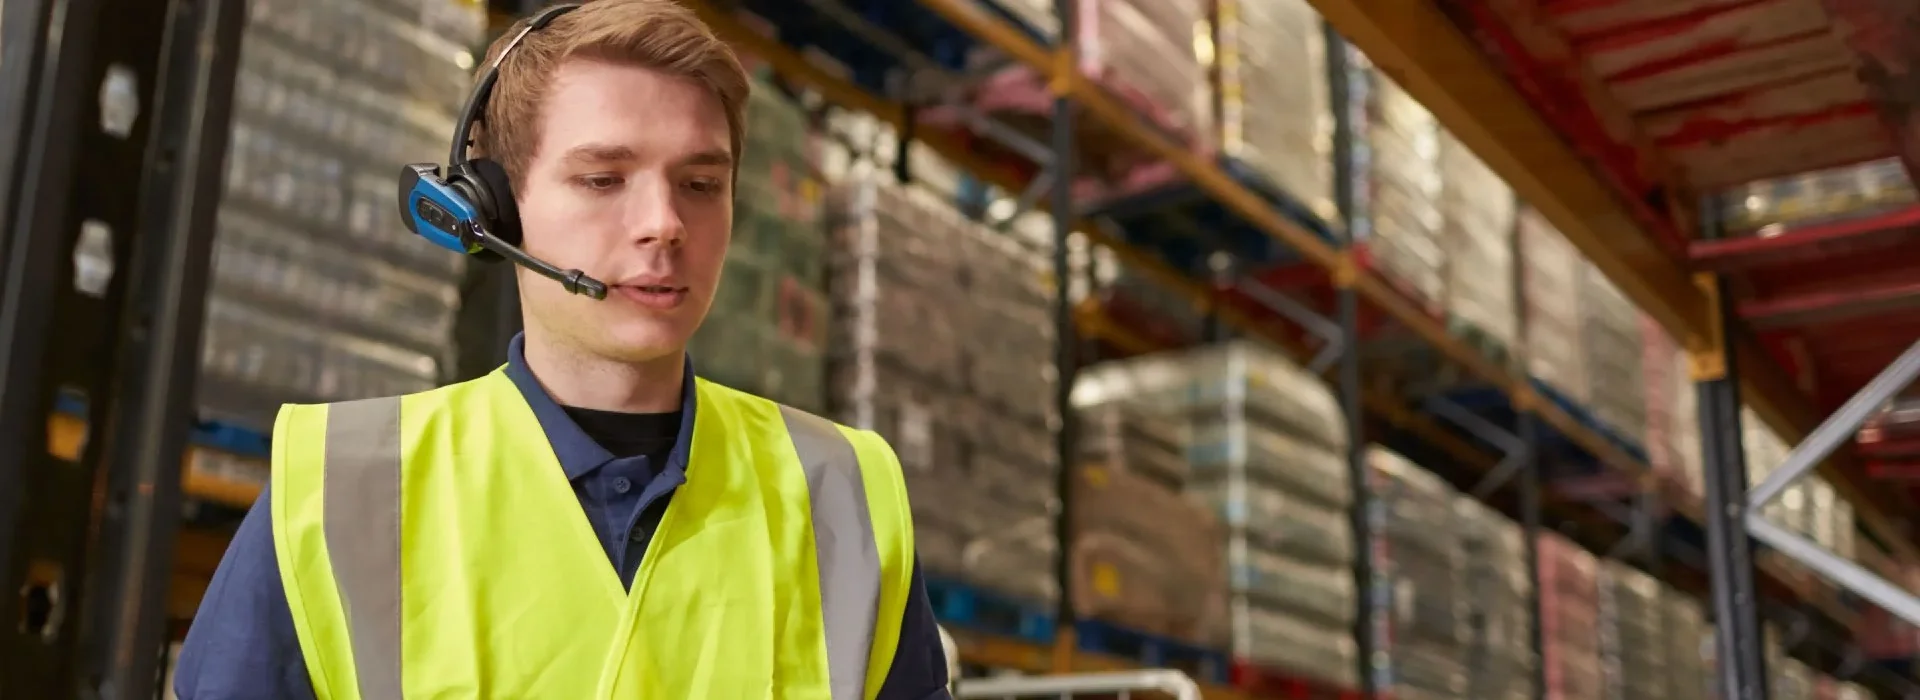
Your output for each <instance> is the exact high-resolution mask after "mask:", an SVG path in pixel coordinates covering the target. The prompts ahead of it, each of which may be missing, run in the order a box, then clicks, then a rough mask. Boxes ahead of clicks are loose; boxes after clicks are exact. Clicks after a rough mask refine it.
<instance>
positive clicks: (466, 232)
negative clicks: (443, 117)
mask: <svg viewBox="0 0 1920 700" xmlns="http://www.w3.org/2000/svg"><path fill="white" fill-rule="evenodd" d="M579 7H580V6H579V5H555V6H553V7H549V8H547V9H545V10H541V11H540V13H539V14H536V15H534V16H533V17H532V18H531V19H529V20H527V25H526V26H525V27H523V28H521V30H520V33H519V34H516V35H514V37H513V40H512V41H509V42H507V45H506V47H505V48H503V49H501V50H500V55H498V56H495V57H494V59H493V63H491V64H489V65H488V66H487V71H486V72H485V73H482V74H481V75H480V79H479V80H478V81H476V82H475V83H474V86H473V93H472V94H470V95H468V96H467V103H466V106H465V107H464V108H462V109H461V110H460V121H459V122H457V123H456V124H455V125H454V129H453V147H452V148H451V149H449V152H448V154H447V163H448V165H447V167H446V171H445V172H444V173H443V172H441V168H440V166H439V165H436V164H433V163H413V164H410V165H406V166H403V167H402V168H401V169H400V183H399V184H400V192H399V194H400V201H399V204H400V220H401V221H402V222H404V223H405V224H406V226H407V230H409V231H412V232H414V233H415V234H417V235H419V236H420V237H422V238H425V239H427V240H429V241H432V242H433V244H434V245H437V246H440V247H442V248H445V249H447V250H450V251H453V252H455V253H460V254H462V255H472V256H475V257H479V258H482V259H488V260H498V259H501V258H505V259H507V260H510V261H512V262H514V263H515V264H518V265H521V266H524V267H526V268H528V269H531V270H533V271H535V272H538V273H540V274H542V275H545V276H547V277H551V278H553V279H555V280H557V281H559V282H560V283H561V284H562V285H565V286H566V288H567V291H570V292H573V293H575V294H584V295H587V296H590V297H593V298H595V299H602V298H605V297H606V295H607V286H606V285H605V284H602V283H601V282H599V281H598V280H595V279H593V278H591V277H588V276H586V274H585V273H583V272H581V271H579V270H561V269H560V268H557V267H554V266H553V265H551V264H548V263H546V262H544V261H542V260H539V259H537V258H534V257H533V256H531V255H528V254H527V253H526V252H525V251H522V250H520V247H519V246H520V212H519V208H518V207H516V206H514V199H513V187H512V183H511V182H510V181H509V180H508V178H507V172H506V169H505V168H502V167H500V164H499V163H496V162H494V161H492V160H489V159H486V158H469V157H468V155H467V150H468V148H469V147H471V146H472V145H473V125H474V123H475V122H477V121H480V120H481V119H482V118H484V116H485V112H486V108H487V99H488V98H489V97H490V96H492V94H493V84H494V82H495V81H497V80H499V78H500V64H501V63H502V62H503V61H505V60H506V58H507V55H508V54H511V53H513V50H514V48H516V47H518V46H519V45H520V42H521V41H522V40H524V39H526V38H527V35H528V34H532V33H533V32H534V31H536V30H539V29H542V28H545V27H546V26H547V25H548V24H550V23H552V22H553V20H554V19H556V18H558V17H559V16H560V15H564V14H566V13H568V12H571V11H573V10H575V9H578V8H579Z"/></svg>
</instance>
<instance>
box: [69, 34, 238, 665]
mask: <svg viewBox="0 0 1920 700" xmlns="http://www.w3.org/2000/svg"><path fill="white" fill-rule="evenodd" d="M171 10H172V11H171V12H170V13H169V14H168V15H167V17H166V21H165V22H164V23H163V26H164V27H165V31H166V35H165V37H164V39H163V40H162V44H161V47H160V48H161V51H160V65H159V70H158V71H156V73H155V75H153V76H152V77H150V78H148V79H149V80H151V81H153V82H154V83H155V86H154V89H153V92H152V93H151V94H152V95H153V97H154V99H153V100H152V108H151V109H152V113H153V116H152V118H151V120H150V121H149V122H148V124H149V127H148V128H149V130H150V136H149V139H150V141H149V143H148V146H147V149H146V154H145V161H146V162H145V167H144V168H143V169H142V173H141V183H140V199H139V214H138V218H139V221H138V224H137V226H138V228H136V229H135V233H136V235H135V237H134V241H133V243H132V245H133V249H132V251H131V252H132V258H133V260H132V263H133V264H132V265H130V266H129V267H130V269H129V270H128V280H127V283H126V290H127V292H126V297H125V304H126V311H125V313H124V314H123V316H122V320H121V324H122V325H121V327H120V333H119V335H118V337H117V338H116V342H115V345H116V346H117V349H118V355H119V358H118V362H117V363H116V366H115V367H114V370H113V372H114V376H115V377H116V380H115V381H114V382H113V384H112V387H113V388H112V389H111V390H110V391H111V392H112V395H111V396H109V397H107V400H108V401H109V402H110V403H109V405H110V406H112V407H113V408H114V409H115V410H114V411H113V413H112V417H111V419H110V421H109V423H108V424H107V426H106V429H105V430H103V431H101V432H102V434H103V439H104V440H105V441H106V444H105V457H106V469H105V470H104V471H105V476H106V480H107V488H106V490H105V493H106V496H107V501H106V503H105V504H104V507H103V508H102V509H101V512H100V518H101V520H102V521H103V522H102V528H101V531H100V536H99V538H98V540H97V541H96V542H95V546H94V549H95V559H94V561H95V562H96V563H97V565H98V569H97V571H96V572H95V575H94V576H93V577H92V579H91V582H90V585H89V591H90V594H89V595H88V597H87V598H86V599H85V600H84V601H83V606H82V619H84V620H86V621H87V623H88V630H87V631H88V632H89V633H90V635H91V637H90V638H89V640H88V643H87V653H88V656H87V658H86V659H85V660H84V662H83V665H82V667H81V672H82V674H83V680H82V685H83V687H84V688H88V689H93V690H94V691H96V692H97V695H96V697H100V698H117V697H122V695H123V693H125V692H131V691H132V690H134V689H141V688H146V687H149V686H150V685H151V684H152V683H153V679H154V678H156V677H157V676H158V675H159V674H158V669H157V668H156V664H157V663H158V659H157V657H156V654H157V650H158V649H160V647H161V645H162V644H163V642H164V641H165V635H166V627H167V609H166V603H167V594H168V592H169V591H168V588H169V587H168V586H167V585H164V584H157V583H156V582H164V581H169V580H170V574H171V573H172V570H173V550H174V545H175V536H176V533H177V530H178V527H179V523H180V517H181V516H180V501H181V493H180V490H181V487H180V482H181V479H180V472H181V468H182V466H183V465H182V462H181V455H183V454H185V453H186V447H187V438H188V433H189V431H190V430H191V428H192V422H191V421H190V420H188V417H190V416H192V415H193V414H194V410H195V396H196V393H197V392H196V391H195V386H196V383H197V379H198V378H199V370H200V335H201V329H202V322H203V320H204V315H205V309H206V294H207V280H208V278H209V277H210V276H211V274H210V273H211V271H212V270H211V268H212V257H213V237H214V230H215V226H214V221H215V215H216V212H217V210H218V207H219V203H220V195H221V189H222V184H223V182H224V179H225V177H224V176H225V172H224V170H223V168H222V164H223V163H224V162H225V159H226V149H227V136H228V133H229V122H230V119H231V116H232V108H233V89H234V83H235V74H236V72H237V70H238V68H239V62H240V39H241V34H242V30H243V29H244V28H245V26H246V2H245V0H174V2H173V3H172V7H171Z"/></svg>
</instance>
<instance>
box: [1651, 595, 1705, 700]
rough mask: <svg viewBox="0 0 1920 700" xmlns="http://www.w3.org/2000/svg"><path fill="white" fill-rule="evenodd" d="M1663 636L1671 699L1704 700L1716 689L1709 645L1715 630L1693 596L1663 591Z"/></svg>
mask: <svg viewBox="0 0 1920 700" xmlns="http://www.w3.org/2000/svg"><path fill="white" fill-rule="evenodd" d="M1660 605H1661V607H1662V608H1663V609H1664V612H1663V613H1662V615H1661V619H1662V620H1665V623H1666V629H1665V631H1664V632H1663V633H1662V634H1663V635H1664V637H1663V638H1664V640H1665V646H1666V649H1665V652H1666V655H1667V678H1668V679H1669V681H1668V682H1669V683H1670V686H1669V687H1670V688H1671V689H1672V692H1670V693H1669V694H1668V697H1670V698H1672V700H1704V698H1707V697H1709V695H1708V693H1709V691H1710V690H1711V689H1712V687H1713V683H1712V681H1713V664H1712V663H1710V662H1709V659H1711V658H1712V656H1711V654H1710V653H1709V650H1708V649H1707V646H1708V645H1709V644H1711V643H1712V634H1713V633H1712V628H1711V627H1710V626H1709V625H1708V624H1707V615H1706V609H1705V608H1704V607H1702V605H1701V602H1700V601H1699V600H1698V599H1695V598H1693V597H1691V596H1688V595H1684V594H1681V593H1679V592H1677V591H1674V590H1673V589H1671V588H1666V589H1663V590H1662V591H1661V596H1660Z"/></svg>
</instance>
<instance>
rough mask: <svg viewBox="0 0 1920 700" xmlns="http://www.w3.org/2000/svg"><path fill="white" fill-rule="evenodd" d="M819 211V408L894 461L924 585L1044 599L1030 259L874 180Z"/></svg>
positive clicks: (1037, 324) (1048, 389) (1041, 425)
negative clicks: (825, 293)
mask: <svg viewBox="0 0 1920 700" xmlns="http://www.w3.org/2000/svg"><path fill="white" fill-rule="evenodd" d="M832 202H833V203H832V205H831V206H832V208H833V211H832V213H831V216H832V217H833V222H832V226H831V227H832V230H833V238H834V246H833V253H832V255H831V268H832V277H833V279H832V284H831V288H832V290H833V295H832V298H833V304H834V314H833V318H834V321H833V323H832V331H831V332H832V338H833V340H832V342H831V343H830V344H829V345H828V347H830V348H832V353H831V354H830V355H829V358H828V367H829V377H830V379H829V382H828V384H829V387H830V389H829V392H830V398H831V403H832V406H833V410H832V412H833V414H834V415H835V417H836V418H837V419H838V420H840V421H842V422H844V423H847V424H849V425H853V426H855V427H860V428H866V429H871V430H876V431H878V432H879V433H880V434H881V435H883V436H885V437H886V438H887V439H888V441H889V442H891V443H892V444H893V446H894V449H895V451H896V452H897V453H898V454H899V456H900V462H901V466H902V467H903V468H904V469H905V470H906V473H907V488H908V491H909V493H910V495H911V496H912V497H913V503H914V519H915V524H916V534H917V541H918V548H919V553H920V558H921V563H922V566H924V567H925V569H926V571H927V572H928V574H929V575H930V576H945V577H964V578H965V579H966V580H967V581H968V582H969V583H973V584H976V585H980V586H982V587H985V588H989V589H993V590H997V591H998V592H1000V593H1002V594H1004V595H1008V596H1012V597H1017V598H1023V599H1027V600H1032V601H1035V602H1044V601H1048V600H1052V599H1053V598H1054V596H1055V595H1056V590H1055V581H1054V576H1053V570H1054V567H1053V562H1054V561H1055V550H1056V548H1055V545H1056V542H1055V538H1054V534H1053V525H1052V516H1051V515H1050V514H1051V513H1052V512H1053V511H1054V508H1055V506H1056V505H1057V504H1056V501H1055V499H1054V497H1053V495H1052V494H1053V493H1054V487H1053V484H1054V479H1055V474H1056V472H1055V469H1056V464H1057V462H1058V460H1057V458H1056V456H1055V455H1056V452H1055V449H1054V445H1053V439H1052V438H1053V431H1054V426H1055V425H1056V424H1057V422H1058V419H1057V418H1056V417H1055V415H1054V412H1053V403H1052V401H1051V396H1052V391H1053V389H1052V387H1053V377H1052V374H1051V370H1050V367H1051V365H1050V363H1049V359H1048V358H1050V357H1051V356H1052V352H1053V338H1052V326H1051V324H1050V323H1048V322H1047V320H1046V319H1047V307H1046V305H1045V302H1044V299H1045V298H1046V297H1045V295H1044V291H1043V290H1042V289H1041V288H1040V279H1039V276H1038V275H1033V274H1027V275H1022V274H1018V273H1017V272H1015V271H1017V270H1023V269H1024V270H1029V271H1030V270H1031V269H1032V267H1031V265H1032V264H1033V263H1032V260H1031V259H1030V258H1029V257H1027V256H1023V255H1021V254H1019V253H1016V252H1014V251H1011V250H1008V249H1006V248H1003V247H1001V246H999V245H997V243H1004V242H1005V241H1004V238H1003V237H1001V236H999V234H996V233H993V232H992V231H990V230H987V229H986V228H984V227H982V226H980V225H979V224H976V223H974V222H972V221H969V220H967V219H966V218H964V217H962V216H961V215H960V214H959V213H958V212H956V211H954V210H953V209H952V207H951V206H949V205H948V204H946V202H945V200H943V199H942V198H940V197H939V196H937V195H934V194H931V193H928V192H925V191H922V190H920V189H918V188H913V187H902V186H899V185H896V184H894V183H893V181H892V179H891V178H889V177H885V176H876V175H874V174H873V173H871V172H867V171H862V172H856V173H854V174H852V175H850V176H849V177H848V178H847V179H846V180H845V181H844V182H843V183H842V184H841V186H839V187H838V188H836V190H835V192H834V194H833V196H832ZM955 299H966V300H968V302H967V304H965V305H960V306H956V305H955V304H954V300H955ZM989 338H990V339H993V340H992V342H985V340H986V339H989Z"/></svg>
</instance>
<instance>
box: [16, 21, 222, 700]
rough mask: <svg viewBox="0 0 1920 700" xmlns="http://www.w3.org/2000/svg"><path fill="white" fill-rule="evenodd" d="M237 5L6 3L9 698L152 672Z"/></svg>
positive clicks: (139, 683)
mask: <svg viewBox="0 0 1920 700" xmlns="http://www.w3.org/2000/svg"><path fill="white" fill-rule="evenodd" d="M244 11H245V7H244V3H242V2H239V1H238V0H170V1H168V2H140V1H134V2H128V1H125V0H9V1H8V2H6V3H5V4H4V5H0V14H3V18H0V33H4V36H0V46H4V47H5V48H4V52H5V53H4V56H5V58H4V62H0V124H4V125H5V128H6V129H7V133H5V134H4V135H3V136H0V222H4V226H5V228H4V230H3V231H0V235H4V236H5V246H6V247H5V251H6V253H5V257H4V260H5V267H4V268H3V269H4V272H0V336H4V337H6V338H7V339H8V340H7V342H6V343H5V344H4V346H3V347H4V348H5V350H4V353H3V354H0V436H4V440H3V441H0V444H5V445H6V446H7V449H6V452H5V453H4V458H3V459H0V566H4V567H5V568H4V569H0V584H3V585H0V589H4V590H6V591H7V595H8V596H10V599H9V600H8V601H7V603H6V604H5V605H0V697H9V698H12V697H19V698H56V697H101V698H117V697H125V696H127V695H129V694H133V693H138V692H139V691H140V690H143V689H147V688H152V687H154V685H155V679H156V678H157V674H156V672H155V671H156V666H157V663H158V662H157V659H156V658H155V657H156V654H155V650H156V649H158V648H160V641H161V639H162V638H163V635H164V634H165V633H166V630H165V629H164V626H165V618H164V616H163V615H162V614H160V612H161V611H162V610H163V608H164V606H165V603H166V600H165V596H166V595H167V593H168V587H167V586H164V585H154V584H153V583H152V582H155V581H161V582H164V581H167V580H168V577H169V574H170V573H171V571H172V566H171V564H172V558H173V557H172V555H173V549H174V544H175V534H176V531H177V530H178V526H179V522H180V515H179V514H180V505H181V504H180V501H181V489H180V484H181V480H180V471H179V470H180V466H181V461H180V459H179V455H180V454H182V452H183V451H184V450H185V448H186V443H187V440H188V433H189V430H190V428H191V425H190V424H189V423H188V422H185V421H182V420H181V419H180V418H181V417H182V416H190V415H192V412H193V410H194V405H193V395H194V384H195V378H196V376H197V371H196V370H197V369H198V364H199V337H200V326H201V320H202V318H201V317H202V313H203V306H204V295H205V291H206V279H207V271H208V266H209V264H210V257H211V250H212V229H213V226H212V223H213V216H214V207H215V205H216V203H217V201H218V196H219V192H220V184H221V182H222V169H221V167H220V164H221V163H222V159H223V157H224V153H225V149H226V141H227V130H226V124H227V116H228V110H229V108H230V106H231V103H232V89H233V83H234V70H235V67H236V65H237V62H238V54H239V43H240V29H241V27H242V23H243V18H244ZM89 251H91V252H93V253H94V254H93V255H90V256H89V255H85V254H86V253H88V252H89ZM101 263H105V264H107V265H108V267H107V269H104V270H102V269H98V268H97V267H92V266H90V265H99V264H101ZM102 278H104V279H102ZM69 391H78V392H81V393H83V394H84V396H86V397H87V399H88V401H87V403H86V408H85V415H86V416H87V421H86V423H87V424H89V425H93V426H104V427H103V428H102V429H100V430H98V431H96V432H97V435H96V437H97V438H98V439H94V440H88V441H85V445H84V447H81V446H80V445H78V444H75V443H74V440H73V438H74V437H75V436H74V435H73V434H72V431H71V430H64V431H63V429H60V428H58V427H57V425H56V427H55V429H54V430H53V431H50V430H49V426H50V425H55V424H53V423H51V422H50V421H51V420H52V419H53V416H54V414H55V405H56V403H57V400H58V398H59V397H60V396H62V394H63V393H64V392H69ZM55 433H58V434H55ZM53 442H62V443H64V444H62V445H57V446H56V445H54V444H52V443H53ZM55 447H60V448H62V449H53V448H55Z"/></svg>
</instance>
